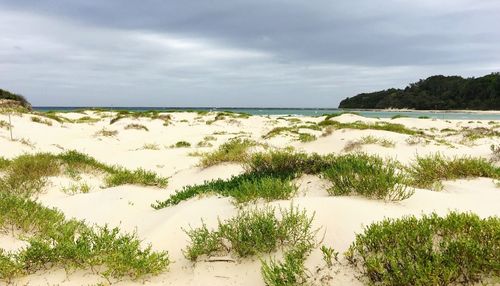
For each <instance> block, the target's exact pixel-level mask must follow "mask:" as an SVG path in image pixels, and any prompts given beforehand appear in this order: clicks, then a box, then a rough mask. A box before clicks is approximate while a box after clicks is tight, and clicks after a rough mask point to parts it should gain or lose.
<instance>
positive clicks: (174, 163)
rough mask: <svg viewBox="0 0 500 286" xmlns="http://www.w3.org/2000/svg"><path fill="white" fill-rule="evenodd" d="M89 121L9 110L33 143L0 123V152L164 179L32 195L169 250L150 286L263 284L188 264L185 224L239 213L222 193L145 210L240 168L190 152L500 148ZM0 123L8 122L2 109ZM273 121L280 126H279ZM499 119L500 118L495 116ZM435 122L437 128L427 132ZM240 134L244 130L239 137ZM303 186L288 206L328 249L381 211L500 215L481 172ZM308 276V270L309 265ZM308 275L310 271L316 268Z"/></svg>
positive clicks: (339, 277)
mask: <svg viewBox="0 0 500 286" xmlns="http://www.w3.org/2000/svg"><path fill="white" fill-rule="evenodd" d="M62 115H63V116H65V117H67V118H71V119H77V118H80V117H82V116H86V115H88V116H91V117H95V118H99V116H100V114H98V113H94V112H86V114H81V113H70V114H68V113H66V114H62ZM105 115H106V116H108V117H106V118H104V119H102V120H101V121H99V122H96V123H92V124H88V123H86V124H73V123H64V124H59V123H57V122H55V121H53V124H52V126H47V125H43V124H39V123H34V122H32V121H31V116H28V115H24V116H22V117H21V116H14V117H13V118H12V120H13V125H14V132H13V133H14V138H15V139H24V140H25V142H30V144H32V146H29V145H26V144H23V143H21V142H19V141H16V142H11V141H10V140H9V133H8V131H7V130H6V129H0V156H3V157H6V158H13V157H16V156H18V155H20V154H23V153H34V152H54V153H57V152H61V151H63V150H71V149H75V150H78V151H80V152H84V153H88V154H89V155H91V156H93V157H95V158H96V159H98V160H100V161H102V162H105V163H108V164H117V165H120V166H123V167H126V168H138V167H141V168H144V169H148V170H152V171H155V172H157V173H158V174H160V175H162V176H167V177H169V186H168V187H167V188H166V189H159V188H154V187H140V186H128V185H127V186H119V187H113V188H107V189H103V188H101V185H102V181H101V179H102V178H99V177H92V176H88V175H84V176H82V179H81V182H85V183H87V184H88V185H89V186H91V191H90V192H89V193H87V194H75V195H70V194H66V193H64V192H63V191H62V190H63V188H65V187H69V186H70V185H71V184H72V183H74V182H73V181H72V180H70V179H69V178H65V177H58V178H52V179H51V184H50V185H49V187H48V188H47V190H46V192H45V193H44V194H42V195H41V196H40V198H39V201H40V202H42V203H43V204H44V205H47V206H51V207H57V208H58V209H60V210H62V211H63V212H64V213H65V214H66V215H67V217H74V218H78V219H84V220H85V221H87V222H88V223H90V224H98V225H104V224H109V225H111V226H120V228H121V229H122V230H123V231H137V233H138V235H139V236H140V237H141V239H143V240H144V242H145V243H151V244H152V246H153V248H154V249H156V250H167V251H168V252H169V256H170V258H171V260H172V261H173V263H172V264H171V266H170V269H169V271H167V272H165V273H162V274H161V275H159V276H156V277H152V278H148V280H147V284H148V285H264V283H263V281H262V277H261V274H260V261H259V260H258V258H252V259H244V260H242V261H238V262H236V263H231V262H198V263H197V264H193V263H191V262H189V261H187V260H186V259H185V258H184V256H183V254H182V249H183V248H185V247H186V245H187V236H186V234H185V233H184V232H183V231H182V228H187V227H189V226H190V225H191V226H193V227H196V226H198V225H200V223H201V219H203V220H204V221H205V222H206V223H207V224H208V225H209V226H215V225H216V223H217V218H221V219H225V218H229V217H231V216H233V215H235V214H236V213H237V209H236V207H235V206H234V205H233V204H232V203H231V201H230V199H228V198H221V197H216V196H211V197H204V198H195V199H192V200H189V201H186V202H182V203H181V204H179V205H177V206H173V207H168V208H165V209H161V210H154V209H153V208H151V207H150V205H151V204H152V203H154V202H155V201H156V200H164V199H166V198H168V196H169V195H170V194H172V193H173V192H175V190H178V189H179V188H181V187H182V186H186V185H191V184H200V183H203V181H205V180H211V179H215V178H229V177H231V176H232V175H236V174H239V173H241V172H243V168H242V167H241V166H239V165H237V164H222V165H219V166H214V167H211V168H207V169H204V170H202V169H200V168H199V167H197V166H196V165H197V163H198V161H199V158H198V157H195V156H190V155H189V153H191V152H194V151H199V152H206V151H210V150H213V149H215V148H217V147H218V146H219V145H220V144H222V143H224V142H226V141H227V140H228V139H229V138H232V137H235V136H247V137H248V138H252V139H254V140H257V141H260V142H265V143H268V144H269V145H271V146H274V147H278V148H282V147H286V146H293V147H294V148H296V149H297V150H302V151H305V152H310V153H312V152H317V153H320V154H327V153H341V152H343V151H342V150H343V148H344V146H345V145H346V144H347V143H348V142H349V141H351V140H357V139H360V138H361V137H363V136H368V135H371V136H375V137H380V138H385V139H388V140H391V141H393V142H394V143H395V144H396V146H395V147H394V148H385V147H381V146H379V145H365V146H363V147H362V150H363V151H365V152H367V153H370V154H378V155H381V156H383V157H390V158H394V159H396V160H399V161H400V162H402V163H408V162H410V161H411V160H412V159H413V158H414V157H415V156H416V155H417V154H419V155H424V154H432V153H435V152H440V153H442V154H443V155H446V156H455V155H461V156H462V155H471V156H480V157H484V158H489V156H490V155H491V151H490V150H489V146H490V145H491V144H500V140H499V138H485V139H480V140H477V141H476V142H472V143H471V142H464V141H463V140H462V138H461V137H460V136H451V137H449V138H448V139H447V140H448V141H450V143H451V144H452V145H453V148H451V147H450V146H448V145H444V144H439V143H437V142H436V141H432V142H430V143H428V144H417V145H409V144H408V143H407V142H406V140H408V138H409V137H410V136H409V135H404V134H398V133H393V132H387V131H377V130H336V131H334V132H333V133H332V134H331V135H329V136H326V137H320V136H319V135H321V132H317V131H311V130H308V129H307V130H301V132H302V131H303V132H307V133H311V134H315V135H318V139H317V140H316V141H313V142H308V143H301V142H299V141H297V140H295V139H294V138H295V137H294V136H293V135H288V136H278V137H275V138H272V139H269V140H263V139H262V138H261V137H262V135H264V134H266V133H267V132H268V131H269V130H271V129H272V128H274V127H276V126H290V123H289V122H287V121H286V120H282V119H277V118H278V116H271V117H270V118H266V117H260V116H252V117H250V118H248V119H236V120H233V121H230V120H221V121H216V122H215V123H213V124H211V125H207V124H206V123H205V121H206V120H209V119H213V117H214V114H211V115H206V116H201V117H200V116H199V115H197V114H196V113H172V114H171V115H172V117H173V120H172V124H171V125H169V126H163V122H162V121H161V120H149V119H137V120H134V119H122V120H120V121H118V122H116V123H114V124H113V125H109V120H110V118H111V117H109V116H112V114H105ZM300 119H301V120H302V122H306V121H313V122H318V121H320V120H321V119H322V118H312V117H309V118H308V117H300ZM0 120H6V116H5V115H0ZM333 120H338V121H339V122H355V121H358V120H360V121H364V122H367V123H375V122H381V121H386V122H392V123H401V124H404V125H405V126H407V127H408V128H414V129H422V130H424V131H426V132H427V133H428V134H435V135H439V136H442V134H441V133H440V130H441V129H444V128H451V129H457V130H460V129H461V128H462V127H464V126H471V127H480V126H482V127H486V128H491V125H489V124H488V121H480V123H477V122H476V121H474V122H473V123H468V122H467V121H461V120H450V121H443V120H431V119H411V118H399V119H394V120H391V119H382V120H380V119H374V118H364V117H360V116H356V115H351V114H345V115H342V116H340V117H336V118H333ZM185 121H187V122H185ZM276 122H277V124H276ZM130 123H138V124H143V125H145V126H147V128H148V129H149V131H144V130H125V129H124V127H125V126H127V125H128V124H130ZM497 123H500V121H498V122H497ZM102 128H106V129H107V130H117V131H118V132H119V133H118V135H117V136H116V137H95V136H94V134H95V133H96V132H97V131H99V130H101V129H102ZM433 128H435V129H433ZM214 132H225V133H226V134H224V135H213V133H214ZM241 132H245V133H244V134H241ZM208 135H213V136H215V137H216V138H217V140H216V141H211V142H212V144H213V145H214V146H213V147H208V148H207V147H203V148H197V147H196V144H197V143H198V142H199V141H202V140H203V137H205V136H208ZM181 140H183V141H187V142H190V143H191V145H192V147H190V148H170V147H169V146H171V145H172V144H175V143H176V142H178V141H181ZM145 144H156V145H157V146H158V147H159V150H142V149H141V148H142V147H143V146H144V145H145ZM296 183H297V184H298V185H299V186H300V193H299V195H298V196H297V197H296V198H295V199H294V200H293V202H294V204H296V205H299V206H300V207H302V208H306V209H307V210H308V212H310V213H311V214H312V213H315V225H316V226H317V227H321V228H322V233H324V241H323V243H324V244H327V245H330V246H333V247H334V248H335V249H336V250H337V251H340V252H343V251H345V250H346V249H347V248H348V246H349V245H350V244H351V243H352V241H353V239H354V236H355V233H358V232H360V231H362V229H363V226H366V225H368V224H370V223H371V222H373V221H377V220H380V219H382V218H384V217H401V216H404V215H409V214H414V215H421V214H425V213H430V212H433V211H435V212H437V213H439V214H446V213H447V212H448V211H450V210H458V211H472V212H474V213H477V214H478V215H479V216H481V217H487V216H492V215H500V208H499V207H498V206H499V205H500V189H499V188H498V187H496V185H495V184H494V183H493V182H492V180H491V179H487V178H478V179H473V180H459V181H453V182H444V190H443V191H441V192H434V191H430V190H421V189H418V190H416V192H415V194H414V195H413V196H412V197H411V198H409V199H407V200H405V201H402V202H384V201H376V200H368V199H364V198H359V197H330V196H328V195H327V193H326V188H327V187H328V182H326V181H324V180H322V179H320V178H318V177H315V176H303V177H301V178H298V179H297V180H296ZM290 204H291V202H290V201H279V202H274V203H272V205H279V206H282V207H289V206H290ZM0 245H1V246H2V248H6V249H9V250H13V249H16V248H19V247H22V246H23V245H24V243H23V242H22V241H20V240H18V239H16V238H14V237H12V236H9V235H6V234H2V235H0ZM307 265H308V266H309V267H310V269H312V270H314V269H315V267H317V266H320V265H322V261H321V255H320V253H319V251H317V250H316V251H314V252H313V254H312V255H311V256H310V258H309V259H308V261H307ZM313 272H314V271H313ZM314 273H315V272H314ZM325 274H329V275H331V276H332V277H333V278H332V280H330V281H329V283H330V284H331V285H334V284H335V285H339V284H340V285H360V282H359V281H358V280H357V279H356V278H355V273H353V270H352V269H350V268H349V267H347V266H336V268H335V269H334V270H331V271H329V272H327V273H325V272H320V273H319V274H317V276H318V278H319V276H321V275H325ZM99 281H103V279H102V278H101V277H99V276H97V275H93V274H91V273H90V272H89V271H85V270H80V271H76V272H74V273H70V274H66V273H65V272H64V271H63V270H61V269H51V270H47V271H41V272H39V273H37V274H34V275H30V276H28V277H23V278H21V279H18V280H16V281H15V284H19V285H25V284H29V285H40V284H44V285H47V284H49V285H53V284H57V285H89V284H92V283H96V282H99ZM142 283H143V282H142V281H135V282H134V281H128V280H124V281H121V282H119V283H118V285H135V284H137V285H140V284H142Z"/></svg>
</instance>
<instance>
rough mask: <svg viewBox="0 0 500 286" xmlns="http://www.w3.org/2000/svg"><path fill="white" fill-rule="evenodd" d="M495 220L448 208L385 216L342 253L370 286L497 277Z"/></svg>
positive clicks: (498, 228)
mask: <svg viewBox="0 0 500 286" xmlns="http://www.w3.org/2000/svg"><path fill="white" fill-rule="evenodd" d="M499 245H500V219H499V218H497V217H490V218H487V219H481V218H479V217H478V216H477V215H474V214H468V213H455V212H452V213H450V214H448V215H447V216H446V217H439V216H437V215H436V214H431V215H424V216H423V217H422V218H415V217H413V216H410V217H405V218H401V219H386V220H384V221H382V222H378V223H374V224H372V225H370V226H368V227H367V228H366V229H365V230H364V232H363V233H362V234H357V235H356V240H355V242H354V243H353V244H352V245H351V246H350V248H349V250H348V251H347V253H346V257H347V259H348V261H349V263H350V264H352V265H354V266H356V267H359V269H361V271H362V273H363V275H364V276H365V277H366V278H367V280H368V281H369V282H370V284H374V285H456V284H465V285H473V284H474V285H475V283H478V282H481V281H483V280H484V279H486V278H488V277H498V276H499V275H500V267H499V261H500V251H499Z"/></svg>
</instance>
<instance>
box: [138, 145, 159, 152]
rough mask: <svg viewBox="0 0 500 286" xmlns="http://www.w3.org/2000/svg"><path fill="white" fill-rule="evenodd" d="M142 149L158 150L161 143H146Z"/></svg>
mask: <svg viewBox="0 0 500 286" xmlns="http://www.w3.org/2000/svg"><path fill="white" fill-rule="evenodd" d="M142 149H143V150H155V151H158V150H160V145H158V144H156V143H144V145H142Z"/></svg>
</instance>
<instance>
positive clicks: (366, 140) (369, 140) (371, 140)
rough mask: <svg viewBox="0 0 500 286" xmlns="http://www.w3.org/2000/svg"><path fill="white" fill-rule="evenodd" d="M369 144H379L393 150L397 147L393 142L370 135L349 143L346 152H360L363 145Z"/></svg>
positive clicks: (345, 148)
mask: <svg viewBox="0 0 500 286" xmlns="http://www.w3.org/2000/svg"><path fill="white" fill-rule="evenodd" d="M368 144H377V145H380V146H382V147H386V148H392V147H394V146H395V145H396V144H395V143H394V142H393V141H391V140H388V139H385V138H379V137H375V136H371V135H368V136H363V137H361V138H360V139H359V140H353V141H349V142H347V144H346V145H345V147H344V151H345V152H350V151H353V150H359V149H361V147H362V146H363V145H368Z"/></svg>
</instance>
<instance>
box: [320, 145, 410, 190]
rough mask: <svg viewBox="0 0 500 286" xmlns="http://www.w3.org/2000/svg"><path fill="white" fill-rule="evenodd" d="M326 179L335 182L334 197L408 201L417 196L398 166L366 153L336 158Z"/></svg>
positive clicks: (333, 185) (326, 173)
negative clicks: (408, 185) (353, 196)
mask: <svg viewBox="0 0 500 286" xmlns="http://www.w3.org/2000/svg"><path fill="white" fill-rule="evenodd" d="M323 177H324V178H325V179H327V180H329V181H330V182H331V183H332V187H331V188H329V189H328V190H327V191H328V193H329V194H331V195H335V196H339V195H353V194H357V195H361V196H364V197H367V198H374V199H386V200H404V199H406V198H408V197H410V196H411V195H412V194H413V190H410V189H409V188H408V187H407V186H406V184H407V181H408V180H407V177H406V176H405V174H403V173H401V172H400V171H399V170H398V168H397V166H396V164H395V163H393V162H385V161H384V160H382V159H381V158H379V157H376V156H369V155H366V154H348V155H344V156H339V157H337V158H335V160H334V163H333V164H332V165H331V166H330V167H329V168H328V169H326V170H325V171H323Z"/></svg>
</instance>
